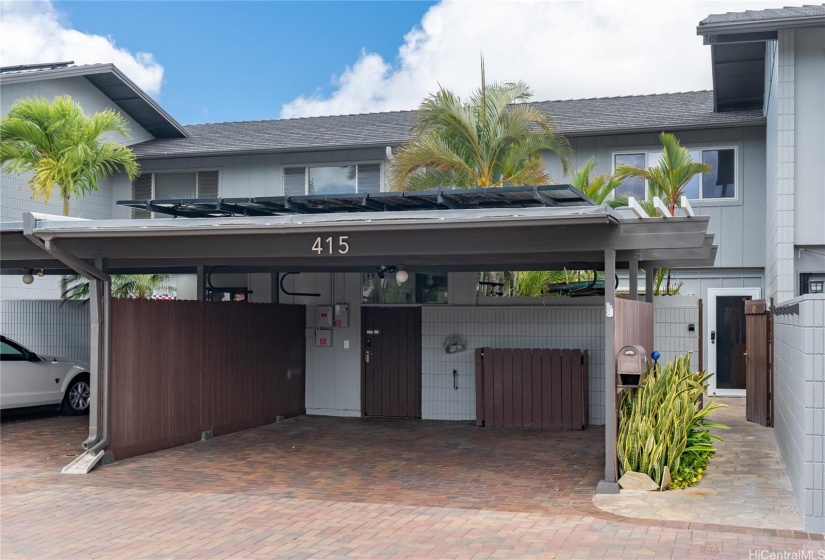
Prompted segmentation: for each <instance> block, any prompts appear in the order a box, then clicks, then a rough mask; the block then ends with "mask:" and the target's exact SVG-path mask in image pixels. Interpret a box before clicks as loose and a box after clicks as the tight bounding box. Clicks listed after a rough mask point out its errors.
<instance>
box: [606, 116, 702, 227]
mask: <svg viewBox="0 0 825 560" xmlns="http://www.w3.org/2000/svg"><path fill="white" fill-rule="evenodd" d="M659 140H660V141H661V142H662V148H663V149H662V157H660V158H659V163H658V165H657V166H656V167H649V168H647V169H639V168H638V167H633V166H632V165H620V166H618V167H617V168H616V177H617V178H618V179H620V180H622V179H627V178H628V177H639V178H642V179H644V180H645V181H647V185H648V195H649V197H651V196H658V197H660V198H661V199H662V200H663V201H664V202H665V204H667V206H668V210H670V214H671V215H673V212H674V210H675V208H676V204H677V202H678V201H679V199H680V198H681V196H682V194H683V193H684V190H685V185H687V184H688V183H689V182H690V180H691V179H692V178H693V177H695V176H696V175H698V174H700V173H709V172H710V170H711V166H710V165H708V164H706V163H698V162H695V161H693V158H692V157H691V156H690V150H688V149H687V148H683V147H682V146H680V145H679V140H678V139H677V138H676V137H675V136H674V135H673V134H668V133H667V132H662V134H661V135H659Z"/></svg>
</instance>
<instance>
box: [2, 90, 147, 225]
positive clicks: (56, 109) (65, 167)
mask: <svg viewBox="0 0 825 560" xmlns="http://www.w3.org/2000/svg"><path fill="white" fill-rule="evenodd" d="M107 132H116V133H119V134H121V135H122V136H124V137H125V138H129V130H128V127H127V125H126V121H125V120H124V118H123V117H122V116H120V115H119V114H118V113H116V112H114V111H112V110H110V109H106V110H105V111H102V112H100V113H97V114H95V115H92V116H91V117H87V116H86V115H84V114H83V109H82V108H81V107H80V105H79V104H77V103H75V102H74V101H72V98H71V97H69V96H68V95H63V96H59V97H55V99H54V102H53V103H49V101H48V100H47V99H44V98H41V97H36V98H29V99H21V100H20V101H18V102H17V103H15V104H14V106H13V107H12V108H11V110H10V111H9V113H8V115H6V117H4V118H3V121H2V123H0V171H2V172H4V173H16V174H21V173H25V172H31V173H32V175H31V179H30V180H29V185H30V187H31V190H32V194H33V195H34V197H35V198H37V199H39V200H42V201H43V202H48V201H49V198H50V197H51V195H52V191H53V190H54V188H55V187H57V188H58V192H59V193H60V197H61V198H62V199H63V215H64V216H68V215H69V199H70V198H71V197H72V196H75V197H77V196H81V195H86V194H88V193H90V192H96V191H97V190H98V182H99V181H101V180H102V179H104V178H105V177H106V176H108V175H111V174H113V173H115V172H116V171H117V170H118V169H122V170H123V171H124V172H125V173H126V175H127V176H128V177H129V178H130V179H134V178H135V177H137V176H138V164H137V161H136V160H135V156H134V154H133V153H132V150H130V149H129V148H128V147H126V146H123V145H121V144H118V143H117V142H112V141H107V140H105V139H104V138H103V135H104V134H105V133H107Z"/></svg>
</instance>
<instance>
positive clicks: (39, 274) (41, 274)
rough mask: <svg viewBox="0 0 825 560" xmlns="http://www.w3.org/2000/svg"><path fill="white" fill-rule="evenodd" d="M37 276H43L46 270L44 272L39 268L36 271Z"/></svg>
mask: <svg viewBox="0 0 825 560" xmlns="http://www.w3.org/2000/svg"><path fill="white" fill-rule="evenodd" d="M37 276H38V278H43V277H44V276H46V272H45V271H44V270H43V269H42V268H41V269H40V270H39V271H38V272H37Z"/></svg>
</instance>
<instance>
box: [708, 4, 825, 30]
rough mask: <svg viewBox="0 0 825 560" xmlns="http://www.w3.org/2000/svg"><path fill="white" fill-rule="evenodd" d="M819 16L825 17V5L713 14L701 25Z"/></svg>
mask: <svg viewBox="0 0 825 560" xmlns="http://www.w3.org/2000/svg"><path fill="white" fill-rule="evenodd" d="M817 16H825V4H820V5H810V6H799V7H785V8H770V9H766V10H747V11H744V12H728V13H726V14H712V15H709V16H708V17H706V18H705V19H703V20H702V21H701V22H700V23H699V25H700V26H702V25H709V24H714V23H737V22H743V23H747V22H757V21H759V22H764V21H780V20H785V19H794V18H802V17H817Z"/></svg>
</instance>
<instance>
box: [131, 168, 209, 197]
mask: <svg viewBox="0 0 825 560" xmlns="http://www.w3.org/2000/svg"><path fill="white" fill-rule="evenodd" d="M204 171H216V172H217V173H218V194H220V192H221V169H220V168H219V167H204V168H197V169H163V170H161V171H147V173H149V174H150V175H151V176H152V199H154V198H155V175H166V174H170V173H194V174H195V198H197V197H198V173H201V172H204Z"/></svg>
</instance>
